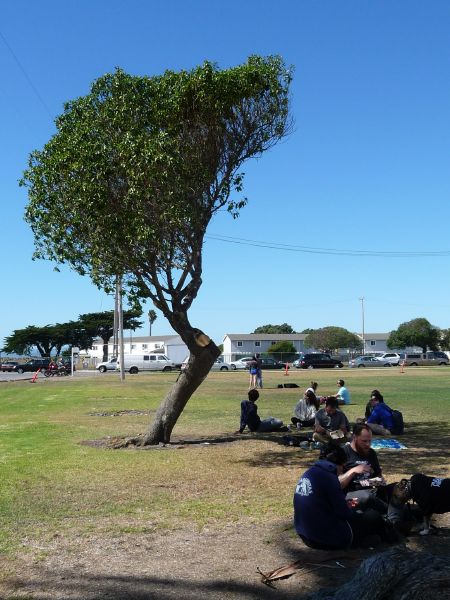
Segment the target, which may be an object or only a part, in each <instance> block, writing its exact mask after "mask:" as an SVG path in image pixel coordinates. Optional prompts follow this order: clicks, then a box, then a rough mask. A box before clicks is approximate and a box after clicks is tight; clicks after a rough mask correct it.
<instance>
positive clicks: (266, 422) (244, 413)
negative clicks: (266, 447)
mask: <svg viewBox="0 0 450 600" xmlns="http://www.w3.org/2000/svg"><path fill="white" fill-rule="evenodd" d="M258 398H259V392H258V390H255V389H251V390H249V391H248V400H242V402H241V426H240V428H239V431H236V433H243V432H244V429H245V428H246V427H248V428H249V430H250V431H252V432H255V431H257V432H258V433H262V432H266V431H287V430H288V428H287V427H286V426H285V425H283V421H282V420H281V419H276V418H275V417H268V418H267V419H263V420H261V419H260V417H259V415H258V407H257V406H256V401H257V400H258Z"/></svg>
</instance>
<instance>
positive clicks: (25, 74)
mask: <svg viewBox="0 0 450 600" xmlns="http://www.w3.org/2000/svg"><path fill="white" fill-rule="evenodd" d="M0 38H2V40H3V43H4V44H5V46H6V47H7V48H8V50H9V52H10V53H11V56H12V57H13V59H14V61H15V63H16V64H17V66H18V67H19V69H20V70H21V71H22V74H23V76H24V77H25V79H26V80H27V82H28V85H29V86H30V87H31V89H32V90H33V92H34V94H35V96H36V98H37V99H38V100H39V102H40V103H41V104H42V106H43V107H44V109H45V112H46V113H47V114H48V116H49V117H50V119H52V121H53V115H52V114H51V112H50V109H49V108H48V106H47V104H46V103H45V101H44V99H43V98H42V96H41V95H40V93H39V92H38V89H37V88H36V86H35V85H34V83H33V82H32V80H31V78H30V77H29V75H28V73H27V72H26V71H25V69H24V68H23V66H22V64H21V62H20V60H19V59H18V58H17V56H16V55H15V53H14V50H13V49H12V48H11V46H10V45H9V44H8V41H7V40H6V38H5V36H4V35H3V33H2V32H1V31H0Z"/></svg>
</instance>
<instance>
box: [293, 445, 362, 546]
mask: <svg viewBox="0 0 450 600" xmlns="http://www.w3.org/2000/svg"><path fill="white" fill-rule="evenodd" d="M345 461H346V456H345V453H344V451H343V450H342V449H341V448H339V447H337V448H335V449H334V450H333V451H332V452H331V453H329V454H328V455H326V458H324V459H323V460H318V461H317V462H316V463H314V465H313V466H312V467H311V468H309V469H308V470H307V471H306V472H305V473H303V475H302V476H301V477H300V480H299V482H298V483H297V487H296V488H295V493H294V523H295V530H296V532H297V533H298V535H299V536H300V537H301V538H302V540H303V541H304V543H305V544H306V545H307V546H310V547H312V548H319V549H324V550H328V549H329V550H331V549H339V548H348V547H350V546H351V544H352V541H353V531H352V528H351V526H350V521H351V520H352V518H353V512H352V510H351V508H350V506H349V504H348V503H347V502H346V500H345V496H344V492H343V491H342V489H341V486H340V483H339V479H338V470H339V471H342V466H341V465H343V464H344V463H345Z"/></svg>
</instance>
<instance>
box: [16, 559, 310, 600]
mask: <svg viewBox="0 0 450 600" xmlns="http://www.w3.org/2000/svg"><path fill="white" fill-rule="evenodd" d="M136 570H139V567H138V566H137V568H136ZM249 580H251V582H249V583H246V582H242V581H238V580H233V579H232V578H230V579H226V580H220V579H215V578H214V577H211V578H210V580H208V581H196V580H195V579H194V578H193V579H192V580H190V579H189V580H188V579H179V578H176V577H173V578H170V579H169V578H158V577H142V576H139V575H125V574H124V575H108V574H104V575H101V574H100V575H87V574H86V573H83V574H80V573H79V572H76V571H75V570H65V571H58V572H57V573H56V572H51V571H50V572H48V571H47V572H46V573H45V574H43V576H42V577H39V578H36V579H33V578H26V579H23V580H21V579H20V578H15V579H14V588H15V592H16V593H17V592H18V591H20V592H21V593H24V592H25V593H27V592H31V591H32V593H33V598H34V599H35V600H54V598H62V597H64V598H71V600H124V598H127V599H128V600H180V599H182V600H206V599H207V600H225V599H230V600H231V599H234V600H273V599H274V598H276V599H277V600H278V599H280V600H294V598H298V597H299V596H298V590H297V591H295V592H294V591H285V592H283V591H279V590H277V592H275V591H274V590H273V589H271V588H270V587H268V586H266V585H264V584H263V583H261V582H259V581H258V579H257V578H255V577H254V576H253V574H252V575H251V577H249ZM62 593H63V594H64V595H63V596H62V595H61V594H62Z"/></svg>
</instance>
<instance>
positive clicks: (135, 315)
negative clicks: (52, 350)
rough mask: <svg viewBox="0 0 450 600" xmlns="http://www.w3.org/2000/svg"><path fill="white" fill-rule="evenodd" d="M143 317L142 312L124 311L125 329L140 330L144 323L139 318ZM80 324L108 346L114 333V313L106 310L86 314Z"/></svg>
mask: <svg viewBox="0 0 450 600" xmlns="http://www.w3.org/2000/svg"><path fill="white" fill-rule="evenodd" d="M141 315H142V311H141V310H124V311H123V328H124V329H131V330H132V331H134V330H135V329H139V328H140V327H142V321H140V320H139V317H140V316H141ZM79 319H80V324H81V326H82V327H83V329H84V331H86V332H87V333H88V334H89V335H90V336H92V337H93V338H95V337H100V338H102V340H103V342H104V343H105V344H107V343H108V342H109V340H110V339H111V337H112V335H113V333H114V311H113V310H105V311H103V312H97V313H86V314H84V315H80V317H79Z"/></svg>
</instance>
